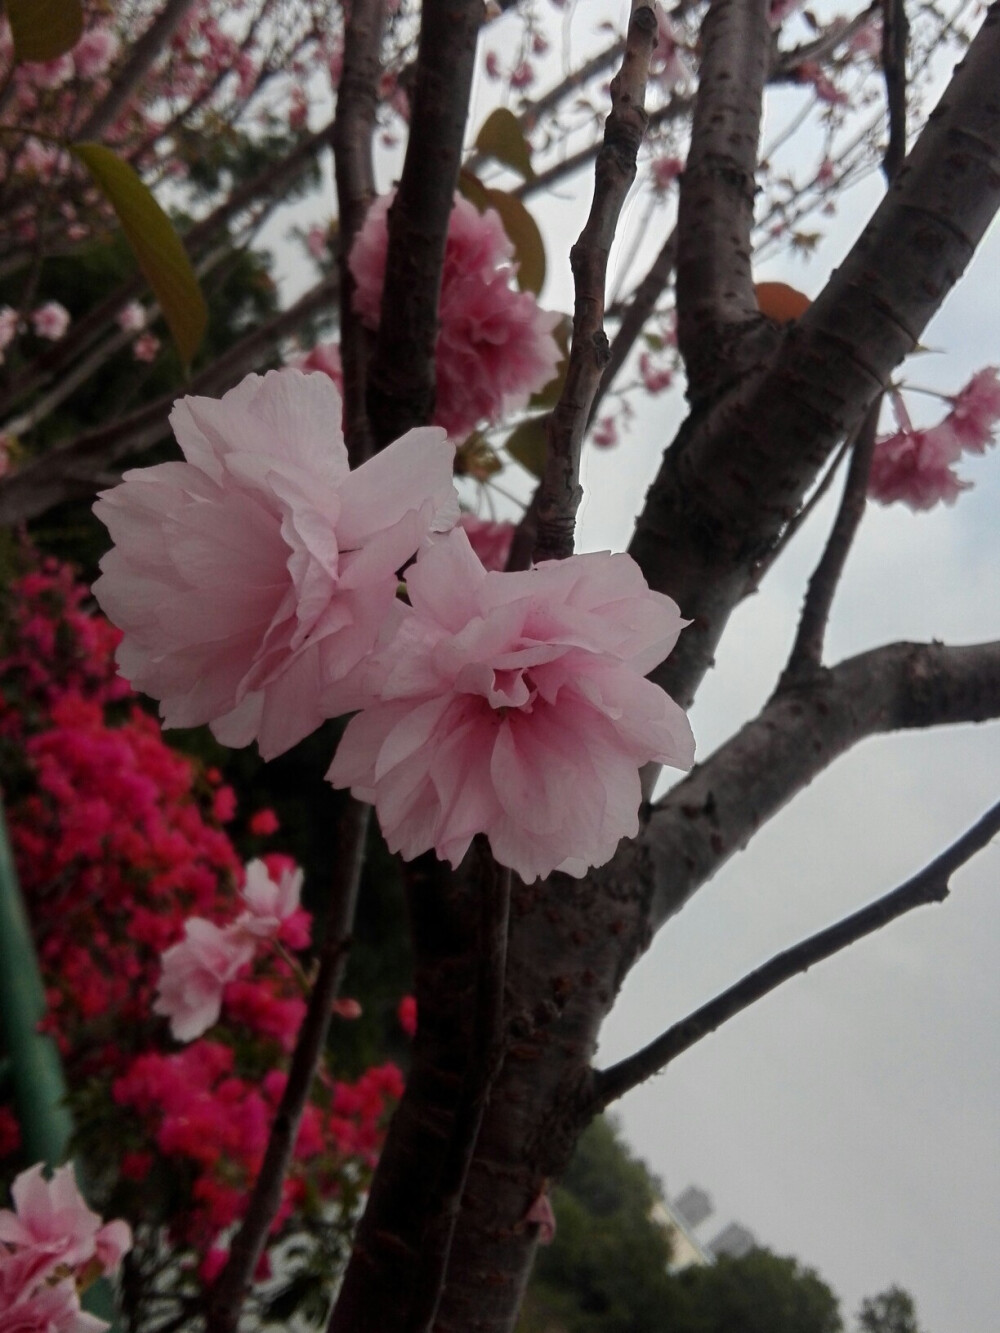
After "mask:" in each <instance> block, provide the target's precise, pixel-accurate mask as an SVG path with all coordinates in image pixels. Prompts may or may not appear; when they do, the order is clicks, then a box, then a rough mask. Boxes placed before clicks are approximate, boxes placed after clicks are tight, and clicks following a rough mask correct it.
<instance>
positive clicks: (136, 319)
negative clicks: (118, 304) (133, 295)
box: [116, 301, 146, 333]
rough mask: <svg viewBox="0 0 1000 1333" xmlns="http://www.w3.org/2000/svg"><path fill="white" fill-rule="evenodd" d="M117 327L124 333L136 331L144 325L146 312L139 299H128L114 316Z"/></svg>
mask: <svg viewBox="0 0 1000 1333" xmlns="http://www.w3.org/2000/svg"><path fill="white" fill-rule="evenodd" d="M116 319H117V323H118V327H119V328H120V329H121V330H122V332H124V333H138V332H139V330H140V329H144V328H145V327H146V312H145V310H144V309H143V308H142V303H141V302H139V301H129V303H128V305H125V306H122V308H121V310H119V311H118V314H117V316H116Z"/></svg>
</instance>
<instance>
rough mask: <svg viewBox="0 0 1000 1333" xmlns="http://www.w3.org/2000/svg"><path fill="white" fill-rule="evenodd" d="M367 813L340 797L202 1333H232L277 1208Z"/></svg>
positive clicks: (331, 985) (333, 990)
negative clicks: (320, 923) (295, 1027)
mask: <svg viewBox="0 0 1000 1333" xmlns="http://www.w3.org/2000/svg"><path fill="white" fill-rule="evenodd" d="M370 813H371V807H370V806H368V805H363V804H362V803H361V802H359V801H355V800H354V799H353V798H350V797H348V798H347V800H346V801H345V804H344V809H343V813H342V815H341V818H340V822H339V828H338V833H339V836H338V839H337V860H336V870H335V875H334V883H333V886H332V890H331V895H330V904H329V908H328V915H327V919H326V926H325V929H324V935H323V943H322V946H321V948H320V953H319V970H318V972H317V973H316V981H315V983H314V985H313V992H312V995H311V996H310V997H309V1005H308V1008H307V1009H306V1014H305V1018H304V1019H303V1021H302V1027H301V1028H300V1029H299V1035H298V1038H297V1040H296V1042H295V1050H294V1051H293V1052H292V1060H291V1064H290V1066H289V1069H288V1082H287V1083H286V1085H285V1090H284V1093H283V1094H282V1098H281V1102H280V1104H279V1106H278V1110H277V1114H276V1115H275V1117H274V1123H273V1125H272V1126H271V1133H270V1137H269V1138H268V1141H267V1148H266V1149H265V1152H264V1160H263V1162H262V1163H261V1168H260V1172H259V1174H258V1176H257V1180H256V1183H255V1184H254V1187H253V1191H252V1193H251V1195H250V1201H249V1203H248V1205H247V1211H246V1213H245V1215H244V1218H243V1221H242V1223H241V1224H240V1227H239V1230H238V1231H237V1232H236V1235H235V1236H234V1237H233V1241H232V1244H231V1246H230V1249H229V1258H228V1259H227V1261H226V1265H225V1267H224V1268H223V1269H222V1271H221V1273H220V1274H219V1276H218V1278H217V1279H216V1281H215V1282H214V1283H213V1285H212V1287H211V1289H210V1291H209V1294H208V1310H207V1315H206V1325H205V1326H206V1329H207V1331H208V1333H234V1330H235V1329H236V1326H237V1324H238V1322H239V1317H240V1311H241V1309H242V1308H243V1302H244V1301H245V1299H246V1295H247V1292H248V1291H249V1289H250V1283H251V1281H252V1280H253V1273H254V1269H255V1268H256V1266H257V1261H258V1260H259V1258H260V1256H261V1253H262V1252H263V1249H264V1246H265V1244H266V1243H267V1237H268V1232H269V1231H270V1229H271V1224H272V1222H273V1221H274V1219H275V1217H276V1216H277V1213H278V1209H279V1207H280V1206H281V1189H282V1185H283V1184H284V1180H285V1176H286V1175H287V1174H288V1167H289V1165H290V1163H291V1160H292V1151H293V1149H294V1147H295V1140H296V1138H297V1137H298V1132H299V1125H300V1123H301V1121H302V1112H303V1110H304V1109H305V1104H306V1099H307V1098H308V1096H309V1090H310V1088H311V1087H312V1083H313V1079H314V1077H315V1075H316V1070H317V1067H318V1065H319V1062H320V1059H321V1058H322V1055H323V1051H324V1048H325V1046H326V1037H327V1032H328V1031H329V1028H330V1017H331V1014H332V1011H333V1002H334V1000H335V999H336V998H337V993H338V991H339V990H340V984H341V981H342V980H343V976H344V969H345V967H346V965H347V954H348V950H349V949H350V944H351V930H352V928H353V924H354V909H355V905H356V903H357V897H358V885H359V883H360V880H361V869H362V866H363V865H364V853H365V836H366V834H367V831H368V819H369V815H370Z"/></svg>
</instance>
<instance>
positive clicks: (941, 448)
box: [868, 366, 1000, 510]
mask: <svg viewBox="0 0 1000 1333" xmlns="http://www.w3.org/2000/svg"><path fill="white" fill-rule="evenodd" d="M998 373H1000V372H998V371H997V368H996V367H995V366H987V367H986V368H985V369H984V370H980V371H978V372H977V373H976V374H975V375H973V377H972V379H971V380H969V382H968V384H967V385H966V386H965V388H964V389H962V390H961V391H960V392H959V393H957V394H956V395H955V396H954V397H953V398H952V399H951V400H950V401H951V411H950V412H949V413H948V415H947V416H946V417H945V418H944V419H943V420H942V421H939V422H938V424H937V425H936V426H930V427H928V428H927V429H926V430H917V429H915V428H914V426H913V423H912V422H911V421H910V417H909V414H908V413H907V411H906V407H905V405H904V404H903V400H902V398H901V396H900V395H899V393H896V392H894V393H893V394H891V401H892V405H893V410H894V412H895V413H896V420H897V424H898V427H899V429H898V430H897V431H895V432H894V434H892V435H886V436H882V437H881V438H880V439H879V440H878V441H877V442H876V445H875V453H874V456H873V457H872V466H871V473H870V475H869V480H868V493H869V495H870V496H871V497H872V499H874V500H878V501H880V502H881V503H882V504H892V503H893V502H894V501H897V500H901V501H902V502H903V503H904V504H906V505H909V507H910V508H911V509H913V510H921V509H931V508H932V507H933V506H934V505H936V504H938V503H940V502H942V501H943V502H944V503H945V504H954V503H955V500H956V499H957V498H958V496H959V495H960V494H961V492H962V491H965V490H968V489H969V486H970V485H971V483H970V482H967V481H962V479H961V478H960V477H959V476H958V474H957V473H956V471H955V468H954V464H955V463H957V462H958V460H959V458H961V456H962V454H963V453H971V454H981V453H983V452H985V450H986V448H987V446H988V445H990V444H992V443H993V436H994V432H995V431H996V429H997V423H998V422H1000V378H998Z"/></svg>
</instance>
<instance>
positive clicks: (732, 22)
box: [677, 0, 771, 401]
mask: <svg viewBox="0 0 1000 1333" xmlns="http://www.w3.org/2000/svg"><path fill="white" fill-rule="evenodd" d="M702 43H703V47H704V53H703V55H702V60H701V69H700V73H699V79H698V93H697V96H696V97H695V105H694V121H693V124H692V128H691V147H690V150H689V152H688V159H687V165H686V166H685V168H684V174H683V176H682V177H681V183H680V186H681V188H680V205H679V209H678V216H677V338H678V343H679V346H680V350H681V354H682V355H683V357H684V362H685V365H686V367H687V374H688V384H689V390H688V394H689V397H690V398H691V399H692V401H696V400H697V399H699V398H703V397H705V396H706V395H707V394H708V393H710V392H711V391H712V389H713V388H714V387H716V385H717V382H718V379H719V376H720V373H724V372H725V369H726V365H727V361H728V358H727V357H726V354H725V341H726V340H727V339H728V335H729V333H730V331H731V329H732V328H733V327H737V328H738V327H739V326H741V325H745V324H746V323H747V322H748V321H752V320H753V318H754V316H755V315H756V313H757V298H756V296H755V294H754V288H753V275H752V274H751V271H750V250H751V247H750V233H751V229H752V227H753V201H754V191H755V184H756V170H757V141H758V136H759V134H760V119H761V113H762V109H763V97H764V84H765V82H766V80H767V74H768V66H769V63H770V50H771V28H770V25H769V23H768V15H767V4H766V3H765V0H713V2H712V4H711V5H710V6H709V10H708V13H707V14H706V16H705V22H704V24H703V26H702Z"/></svg>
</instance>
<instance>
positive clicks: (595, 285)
mask: <svg viewBox="0 0 1000 1333" xmlns="http://www.w3.org/2000/svg"><path fill="white" fill-rule="evenodd" d="M656 26H657V25H656V14H655V12H654V10H653V7H652V5H651V4H648V3H643V0H633V3H632V16H631V19H630V21H629V28H628V36H627V38H626V42H625V56H624V59H623V61H622V67H621V69H620V71H619V72H618V74H617V75H616V76H615V78H614V79H613V80H612V82H611V112H610V114H609V116H608V120H607V124H606V126H605V130H604V142H603V144H602V146H601V151H600V152H599V153H598V155H597V164H596V167H595V172H594V176H595V179H594V199H593V203H592V205H591V209H590V216H589V217H588V218H587V221H586V223H585V224H584V228H583V231H582V232H581V233H580V239H579V240H578V241H577V243H576V245H574V246H573V249H572V250H571V251H570V263H571V265H572V268H573V278H574V284H575V288H576V299H575V304H574V310H573V340H572V344H571V346H570V354H569V365H568V367H567V371H566V380H565V383H564V384H563V389H562V393H561V394H560V396H559V401H558V403H557V404H556V406H555V409H554V411H553V413H552V416H551V418H550V420H549V429H548V451H547V455H546V464H545V471H544V473H543V475H542V480H541V484H540V485H539V488H538V494H537V515H538V528H537V535H536V538H535V560H536V561H540V560H553V559H555V560H558V559H562V558H563V557H564V556H567V555H572V553H573V533H574V529H575V526H576V511H577V509H578V508H579V505H580V498H581V494H582V492H581V490H580V483H579V474H580V450H581V448H582V445H583V436H584V432H585V431H586V429H587V421H588V419H589V415H590V405H591V403H592V402H593V400H594V396H595V394H596V393H597V388H598V385H599V384H600V380H601V374H602V372H603V370H604V367H605V365H606V364H607V358H608V340H607V336H606V334H605V332H604V289H605V283H606V281H607V271H608V255H609V253H610V251H611V245H612V242H613V241H614V237H615V229H616V227H617V226H618V219H619V217H620V215H621V210H622V205H623V204H624V202H625V196H626V195H627V194H628V191H629V189H630V188H631V185H632V182H633V180H635V170H636V159H637V157H638V153H639V146H640V144H641V143H642V136H643V134H644V133H645V130H646V123H647V116H646V112H645V110H644V107H643V103H644V101H645V96H646V81H647V79H648V77H649V61H650V57H651V56H652V54H653V49H654V47H655V45H656Z"/></svg>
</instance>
